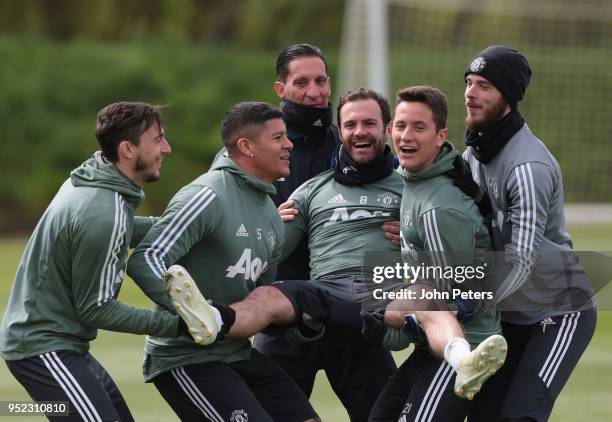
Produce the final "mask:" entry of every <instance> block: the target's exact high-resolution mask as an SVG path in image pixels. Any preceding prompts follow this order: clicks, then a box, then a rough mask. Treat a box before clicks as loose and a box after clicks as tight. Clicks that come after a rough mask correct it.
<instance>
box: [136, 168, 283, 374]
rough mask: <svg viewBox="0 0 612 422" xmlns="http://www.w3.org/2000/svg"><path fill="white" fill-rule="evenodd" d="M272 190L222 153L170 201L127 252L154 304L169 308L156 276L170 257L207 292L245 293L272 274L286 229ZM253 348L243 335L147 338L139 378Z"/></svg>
mask: <svg viewBox="0 0 612 422" xmlns="http://www.w3.org/2000/svg"><path fill="white" fill-rule="evenodd" d="M274 193H275V188H274V186H273V185H271V184H268V183H265V182H263V181H261V180H260V179H258V178H256V177H254V176H252V175H250V174H248V173H246V172H245V171H244V170H242V168H240V167H239V166H238V165H236V164H235V163H234V162H233V161H232V160H231V159H229V158H227V157H220V158H219V159H218V160H217V161H216V162H215V164H214V165H213V166H212V167H211V169H210V171H209V172H208V173H205V174H203V175H202V176H200V177H199V178H197V179H196V180H194V181H193V182H191V183H190V184H188V185H187V186H185V187H184V188H182V189H181V190H180V191H179V192H178V193H177V194H176V195H175V196H174V198H172V199H171V200H170V203H169V204H168V207H167V208H166V210H165V211H164V214H163V215H162V217H161V219H160V220H159V221H158V222H157V223H156V224H155V225H154V226H153V228H152V229H151V231H149V233H148V234H147V235H146V237H145V238H144V240H143V241H142V243H141V244H140V245H139V246H138V247H137V248H136V250H135V251H134V253H133V255H132V256H131V258H130V260H129V264H128V273H129V275H130V276H131V277H132V278H133V279H134V280H135V281H136V283H138V284H139V285H140V286H141V288H143V290H145V291H146V293H147V295H149V297H151V298H153V299H154V300H155V301H156V302H157V304H158V309H161V308H160V306H161V307H164V308H168V309H170V308H171V305H170V303H169V300H168V298H167V296H166V291H165V288H164V286H163V283H162V282H161V281H160V279H161V277H162V275H163V274H164V272H165V271H166V269H167V268H168V267H169V266H171V265H173V264H175V263H176V264H180V265H182V266H184V267H185V268H186V269H187V271H189V274H191V276H192V277H193V279H194V280H195V282H196V284H197V286H198V288H199V289H200V291H201V292H202V294H203V295H204V296H205V297H206V299H212V300H214V301H215V302H219V303H225V304H230V303H233V302H236V301H239V300H241V299H244V298H245V297H246V295H247V294H248V293H249V292H250V291H251V290H253V289H254V288H255V287H256V286H257V285H259V284H262V283H270V282H273V281H274V280H275V276H276V267H277V264H278V262H279V259H280V255H281V248H282V243H283V239H284V232H283V226H282V221H281V219H280V216H279V214H278V211H277V209H276V206H275V205H274V203H273V202H272V199H271V198H270V195H271V194H274ZM251 350H252V349H251V344H250V342H249V341H248V340H240V341H235V340H222V341H219V342H216V343H213V344H212V345H209V346H198V345H197V344H195V342H194V341H193V340H192V339H191V337H189V338H188V337H179V338H176V339H175V338H163V337H161V336H157V337H152V336H151V337H147V342H146V345H145V362H144V367H143V369H144V375H145V380H146V381H150V380H151V379H152V378H154V377H155V376H157V375H159V374H160V373H163V372H166V371H168V370H170V369H173V368H176V367H178V366H182V365H190V364H196V363H202V362H208V361H223V362H235V361H238V360H244V359H248V358H250V356H251Z"/></svg>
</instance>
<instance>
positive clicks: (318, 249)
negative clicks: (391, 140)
mask: <svg viewBox="0 0 612 422" xmlns="http://www.w3.org/2000/svg"><path fill="white" fill-rule="evenodd" d="M334 172H335V170H329V171H326V172H324V173H321V174H320V175H318V176H315V177H313V178H312V179H310V180H309V181H307V182H305V183H304V184H302V185H301V186H300V187H299V188H298V189H296V190H295V192H293V194H292V195H291V197H290V199H293V200H294V201H295V208H296V209H297V210H298V211H299V213H298V215H297V216H296V218H295V219H294V220H292V221H290V222H287V223H285V247H284V248H283V249H284V250H283V259H284V257H285V256H287V255H288V254H290V253H291V252H292V251H293V249H295V247H296V246H297V245H298V244H299V242H300V241H301V240H302V239H303V238H304V237H307V238H308V248H309V250H310V278H311V279H313V280H317V279H322V278H333V277H347V276H353V275H354V276H361V275H364V274H367V275H371V274H372V268H369V266H372V265H374V263H373V262H366V260H365V259H364V258H365V253H366V252H368V251H369V252H380V253H384V252H387V251H388V252H393V251H396V252H397V251H398V250H399V248H398V247H397V246H394V245H393V244H392V243H391V242H390V241H389V240H387V239H386V238H385V236H384V232H383V230H382V225H383V223H384V222H385V221H393V220H395V221H396V220H398V219H399V207H400V202H401V195H402V189H403V184H402V178H401V176H400V175H398V174H397V173H396V172H393V173H391V175H390V176H388V177H385V178H384V179H381V180H378V181H376V182H372V183H365V184H363V185H359V186H347V185H343V184H342V183H339V182H337V181H336V180H335V179H334Z"/></svg>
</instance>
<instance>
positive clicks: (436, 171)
mask: <svg viewBox="0 0 612 422" xmlns="http://www.w3.org/2000/svg"><path fill="white" fill-rule="evenodd" d="M458 155H460V154H459V151H457V149H455V147H454V145H453V144H452V143H451V142H450V141H444V144H442V149H441V150H440V154H439V155H438V158H436V161H435V162H434V163H433V164H432V165H431V167H429V168H426V169H425V170H422V171H419V172H416V173H410V172H407V171H406V170H404V169H403V168H402V167H401V166H400V167H399V168H398V170H397V171H398V172H399V173H400V174H401V175H402V176H403V177H404V179H405V180H406V181H413V180H414V181H416V180H423V179H430V178H432V177H436V176H439V175H441V174H443V173H446V172H447V171H449V170H451V169H452V168H453V161H455V158H456V157H457V156H458Z"/></svg>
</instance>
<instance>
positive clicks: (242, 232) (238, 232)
mask: <svg viewBox="0 0 612 422" xmlns="http://www.w3.org/2000/svg"><path fill="white" fill-rule="evenodd" d="M236 237H249V232H247V231H246V229H245V228H244V224H241V225H240V227H238V230H236Z"/></svg>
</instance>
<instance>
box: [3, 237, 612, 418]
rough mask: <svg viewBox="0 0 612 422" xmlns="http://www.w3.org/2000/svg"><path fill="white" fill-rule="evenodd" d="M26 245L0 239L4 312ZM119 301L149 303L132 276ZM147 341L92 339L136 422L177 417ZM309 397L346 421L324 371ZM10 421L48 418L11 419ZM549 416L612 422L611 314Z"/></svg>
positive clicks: (8, 383)
mask: <svg viewBox="0 0 612 422" xmlns="http://www.w3.org/2000/svg"><path fill="white" fill-rule="evenodd" d="M570 233H571V234H572V238H573V239H574V245H575V248H576V249H577V250H583V251H584V250H601V251H612V240H611V239H612V226H575V227H572V228H571V229H570ZM24 246H25V240H24V239H4V240H0V280H1V282H0V313H1V314H3V313H4V307H5V306H6V302H7V299H8V293H9V290H10V286H11V284H12V280H13V276H14V273H15V269H16V268H17V264H18V262H19V257H20V255H21V253H22V251H23V248H24ZM120 300H121V301H123V302H125V303H128V304H131V305H134V306H139V307H148V306H149V302H148V300H147V298H146V297H144V295H143V294H142V293H141V292H140V291H139V290H138V289H137V288H136V287H135V285H134V283H133V282H132V281H131V280H126V282H125V283H124V284H123V288H122V291H121V295H120ZM143 340H144V338H143V337H141V336H135V335H130V334H121V333H111V332H106V331H102V330H101V331H100V332H99V337H98V339H97V340H96V341H94V342H93V343H92V350H91V351H92V353H93V355H94V356H95V357H96V358H97V359H98V360H99V361H100V362H101V363H102V365H104V367H105V368H106V369H107V370H108V371H109V373H110V374H111V375H112V377H113V379H114V380H115V382H116V383H117V384H118V386H119V388H120V389H121V392H122V393H123V395H124V396H125V398H126V400H127V402H128V405H129V406H130V409H131V410H132V412H133V414H134V416H135V418H136V420H137V421H138V422H141V421H151V422H153V421H155V422H158V421H163V422H166V421H177V420H178V418H177V417H176V416H175V415H174V413H172V411H171V410H170V408H169V407H168V405H167V404H166V403H165V401H164V400H163V399H162V398H161V396H160V395H159V393H158V392H157V391H156V389H155V387H154V386H153V385H151V384H144V382H143V381H142V372H141V370H140V364H141V359H142V350H143ZM408 354H409V350H408V351H403V352H400V353H396V354H395V358H396V361H397V362H398V364H399V363H401V362H403V360H404V359H405V358H406V357H407V356H408ZM279 399H280V398H279ZM6 400H28V396H27V394H26V393H25V391H24V390H23V388H22V387H21V386H20V385H19V384H18V383H17V381H16V380H15V379H14V378H13V377H12V376H11V374H10V373H9V372H8V370H7V368H6V366H5V365H4V364H2V363H0V401H6ZM311 401H312V403H313V405H314V406H315V408H316V409H317V411H318V412H319V414H320V415H321V417H322V418H323V419H324V420H325V421H327V422H344V421H348V416H347V414H346V411H345V410H344V408H343V407H342V405H341V404H340V402H339V400H338V399H337V398H336V396H335V394H334V393H333V391H332V389H331V387H330V386H329V383H328V382H327V380H326V378H325V375H324V374H323V373H322V372H319V375H318V377H317V382H316V384H315V389H314V392H313V394H312V397H311ZM5 407H6V406H5ZM0 418H2V417H1V416H0ZM7 419H8V418H7ZM11 420H23V421H36V420H38V421H42V420H45V419H44V418H34V417H12V418H11ZM550 420H551V421H554V422H574V421H576V420H582V421H589V422H599V421H602V422H604V421H610V420H612V312H610V311H600V312H599V314H598V322H597V330H596V331H595V336H594V337H593V340H592V341H591V344H590V345H589V347H588V349H587V350H586V352H585V354H584V356H583V357H582V359H581V360H580V362H579V364H578V367H577V368H576V369H575V370H574V372H573V374H572V377H571V378H570V380H569V382H568V384H567V385H566V387H565V389H564V390H563V392H562V393H561V395H560V397H559V399H558V400H557V402H556V404H555V409H554V411H553V414H552V416H551V418H550Z"/></svg>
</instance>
